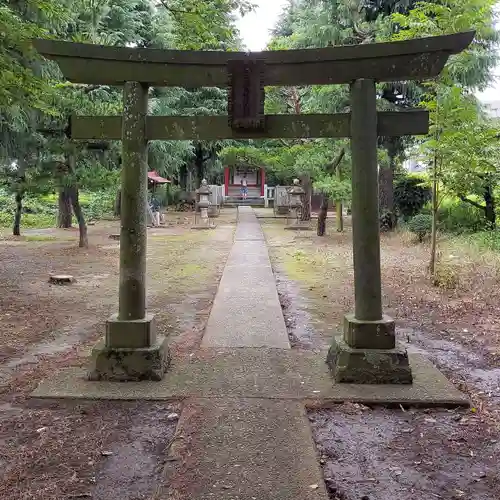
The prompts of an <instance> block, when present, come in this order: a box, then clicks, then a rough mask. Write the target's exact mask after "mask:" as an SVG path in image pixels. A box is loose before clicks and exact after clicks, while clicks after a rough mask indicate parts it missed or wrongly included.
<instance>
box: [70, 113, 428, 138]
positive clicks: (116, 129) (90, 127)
mask: <svg viewBox="0 0 500 500" xmlns="http://www.w3.org/2000/svg"><path fill="white" fill-rule="evenodd" d="M146 123H147V138H148V140H150V141H151V140H166V141H169V140H170V141H181V140H186V141H187V140H207V141H211V140H213V141H215V140H221V139H261V138H276V139H293V138H302V139H309V138H322V137H350V134H351V116H350V114H349V113H341V114H324V115H267V116H266V127H265V129H264V130H262V131H244V130H233V129H232V128H231V127H230V125H229V122H228V118H227V116H196V117H191V116H148V117H147V122H146ZM121 130H122V118H121V116H100V117H99V116H96V117H94V116H73V117H72V119H71V138H72V139H75V140H83V139H84V140H89V139H97V140H120V139H121ZM428 131H429V113H428V112H427V111H420V110H412V111H382V112H379V113H378V131H377V133H378V135H379V136H385V137H398V136H403V135H424V134H427V133H428Z"/></svg>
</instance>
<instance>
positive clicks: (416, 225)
mask: <svg viewBox="0 0 500 500" xmlns="http://www.w3.org/2000/svg"><path fill="white" fill-rule="evenodd" d="M408 229H409V230H410V231H411V232H412V233H413V234H415V235H417V237H418V241H419V242H420V243H422V242H423V241H424V238H425V237H426V236H427V235H429V234H430V233H431V230H432V217H431V216H430V215H427V214H418V215H416V216H415V217H413V218H412V219H410V221H409V222H408Z"/></svg>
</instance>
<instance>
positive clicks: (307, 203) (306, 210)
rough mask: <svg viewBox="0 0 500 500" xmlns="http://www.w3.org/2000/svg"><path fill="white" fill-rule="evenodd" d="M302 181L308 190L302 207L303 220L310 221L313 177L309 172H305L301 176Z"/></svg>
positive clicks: (305, 189)
mask: <svg viewBox="0 0 500 500" xmlns="http://www.w3.org/2000/svg"><path fill="white" fill-rule="evenodd" d="M300 183H301V184H302V188H303V189H304V191H305V192H306V194H305V196H304V206H303V207H302V217H301V220H302V221H310V220H311V195H312V185H311V177H310V176H309V174H305V175H302V176H300Z"/></svg>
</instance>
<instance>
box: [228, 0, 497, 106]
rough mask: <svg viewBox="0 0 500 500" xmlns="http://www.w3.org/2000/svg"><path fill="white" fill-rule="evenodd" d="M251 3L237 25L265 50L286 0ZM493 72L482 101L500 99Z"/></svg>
mask: <svg viewBox="0 0 500 500" xmlns="http://www.w3.org/2000/svg"><path fill="white" fill-rule="evenodd" d="M253 3H254V4H256V5H257V8H256V9H255V11H254V12H253V13H251V14H248V15H246V16H245V17H243V18H240V19H238V22H237V26H238V29H239V30H240V34H241V38H242V39H243V42H244V44H245V46H246V48H247V50H250V51H254V52H255V51H260V50H265V48H266V46H267V44H268V43H269V40H270V39H271V33H270V31H271V30H272V29H273V28H274V26H275V25H276V22H277V21H278V18H279V16H280V14H281V12H282V11H283V8H284V7H285V6H286V5H287V4H288V0H253ZM497 25H498V24H497ZM493 73H494V74H496V78H495V81H493V82H492V83H491V84H490V86H489V87H488V88H487V89H486V90H485V91H484V92H480V93H478V94H477V96H478V98H479V99H481V100H482V101H484V102H491V101H499V100H500V65H499V66H497V68H496V69H495V70H494V71H493Z"/></svg>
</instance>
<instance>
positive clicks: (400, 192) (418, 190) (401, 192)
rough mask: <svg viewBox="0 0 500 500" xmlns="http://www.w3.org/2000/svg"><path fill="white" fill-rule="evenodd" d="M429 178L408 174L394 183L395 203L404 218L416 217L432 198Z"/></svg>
mask: <svg viewBox="0 0 500 500" xmlns="http://www.w3.org/2000/svg"><path fill="white" fill-rule="evenodd" d="M427 184H428V179H425V178H423V177H421V176H416V175H406V176H404V177H402V178H399V179H397V180H396V181H395V183H394V204H395V206H396V209H397V210H398V212H399V213H400V214H401V216H402V217H403V218H404V219H407V218H410V217H414V216H415V215H417V214H418V213H419V212H420V211H421V210H422V209H423V208H424V206H425V204H426V203H427V202H428V201H430V199H431V191H430V189H429V187H428V185H427Z"/></svg>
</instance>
